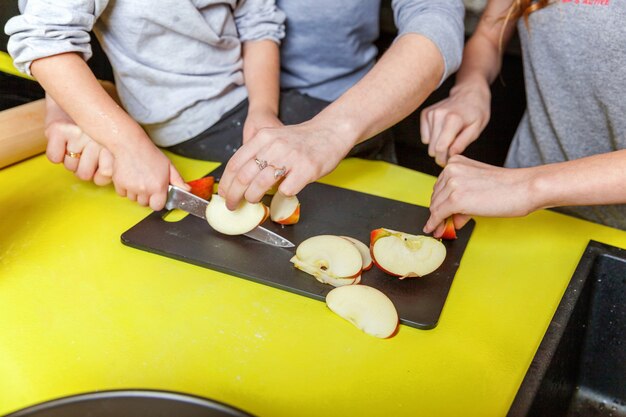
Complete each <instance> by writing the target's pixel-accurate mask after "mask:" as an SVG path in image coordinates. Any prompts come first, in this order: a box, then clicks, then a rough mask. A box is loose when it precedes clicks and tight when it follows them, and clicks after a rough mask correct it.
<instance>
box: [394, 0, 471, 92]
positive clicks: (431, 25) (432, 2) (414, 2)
mask: <svg viewBox="0 0 626 417" xmlns="http://www.w3.org/2000/svg"><path fill="white" fill-rule="evenodd" d="M391 6H392V8H393V14H394V19H395V22H396V26H397V27H398V37H400V36H402V35H404V34H407V33H416V34H419V35H422V36H425V37H427V38H428V39H430V40H431V41H433V42H434V43H435V45H436V46H437V48H439V51H440V52H441V55H442V56H443V60H444V63H445V69H444V73H443V77H442V79H441V81H440V84H441V83H442V82H443V81H444V80H445V79H446V78H448V77H449V76H450V75H451V74H453V73H454V72H455V71H456V70H458V69H459V66H460V65H461V58H462V56H463V40H464V39H463V37H464V25H463V16H464V13H465V8H464V7H463V3H462V1H461V0H392V3H391Z"/></svg>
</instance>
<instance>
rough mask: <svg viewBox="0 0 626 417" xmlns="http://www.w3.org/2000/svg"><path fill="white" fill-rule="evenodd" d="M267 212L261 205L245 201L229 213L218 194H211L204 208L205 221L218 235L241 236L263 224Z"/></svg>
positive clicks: (265, 207) (223, 200)
mask: <svg viewBox="0 0 626 417" xmlns="http://www.w3.org/2000/svg"><path fill="white" fill-rule="evenodd" d="M268 211H269V210H268V208H267V206H265V205H264V204H263V203H254V204H253V203H249V202H247V201H246V200H242V201H241V203H239V206H238V207H237V208H236V209H235V210H233V211H230V210H228V208H227V207H226V200H225V199H224V198H223V197H221V196H220V195H219V194H213V197H212V198H211V201H209V204H208V206H207V208H206V220H207V222H209V225H211V227H212V228H213V229H215V230H217V231H218V232H220V233H224V234H225V235H242V234H244V233H248V232H249V231H250V230H252V229H254V228H255V227H257V226H258V225H260V224H261V223H263V221H265V219H266V218H267V215H268Z"/></svg>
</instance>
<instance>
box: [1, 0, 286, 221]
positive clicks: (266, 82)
mask: <svg viewBox="0 0 626 417" xmlns="http://www.w3.org/2000/svg"><path fill="white" fill-rule="evenodd" d="M19 6H20V10H21V12H22V13H21V14H20V15H19V16H15V17H13V18H11V19H10V20H9V21H8V22H7V24H6V27H5V30H6V32H7V34H9V35H10V38H9V43H8V50H9V53H10V54H11V56H12V57H13V60H14V64H15V65H16V67H17V68H18V69H19V70H20V71H23V72H25V73H27V74H32V75H33V76H35V78H36V79H37V80H38V81H39V83H40V84H41V85H42V86H43V87H44V89H45V90H46V94H47V95H48V96H49V103H48V107H49V108H50V110H51V113H53V114H49V115H48V121H50V120H51V119H54V118H55V117H57V118H58V120H60V121H62V122H63V123H65V125H64V126H65V127H66V129H65V131H62V132H60V134H59V135H57V137H60V138H61V139H60V140H51V142H50V143H49V145H48V150H47V151H48V155H49V156H50V155H53V154H54V155H55V156H54V158H57V157H59V155H58V154H59V152H58V151H59V146H58V145H60V147H61V149H60V151H61V156H60V157H61V158H62V159H63V160H64V162H65V165H66V167H68V169H71V170H79V166H81V165H82V168H81V169H82V170H81V171H79V172H80V173H81V174H84V175H85V177H89V176H90V175H92V174H93V173H94V171H95V170H96V169H97V168H98V167H99V166H100V167H108V168H109V170H108V171H107V172H104V173H103V172H100V174H101V175H100V176H99V177H96V182H97V183H98V182H100V183H106V182H107V178H108V179H112V181H113V183H114V185H115V188H116V190H117V192H118V194H120V195H122V196H126V197H128V198H129V199H131V200H133V201H137V202H138V203H139V204H141V205H144V206H145V205H149V206H150V207H151V208H153V209H155V210H159V209H161V208H163V206H164V205H165V200H166V194H167V186H168V184H170V183H171V184H175V185H178V186H181V187H187V186H186V185H185V182H184V181H183V179H182V178H181V177H180V175H179V174H178V172H177V171H176V169H175V168H174V167H173V165H172V164H171V162H170V161H169V159H168V158H167V157H166V156H165V155H164V154H163V153H162V152H161V151H160V150H159V148H158V147H157V146H159V147H170V146H174V145H177V144H180V143H182V142H185V141H187V140H190V139H192V138H194V137H195V136H197V135H199V134H205V135H206V133H207V132H206V131H207V129H209V132H208V133H209V135H208V136H211V133H216V134H213V136H215V137H220V136H223V135H221V134H222V133H223V132H229V130H228V129H225V128H224V125H228V124H229V123H235V124H236V123H239V124H243V120H240V119H235V120H232V116H233V115H237V116H238V115H240V113H241V111H242V109H243V108H245V111H246V112H247V117H245V125H246V126H244V127H243V129H244V131H245V132H246V133H247V134H248V135H251V134H253V133H254V132H256V130H258V129H260V128H262V127H267V126H275V125H280V122H279V120H278V118H277V113H278V96H279V87H278V84H279V63H278V59H279V58H278V54H279V50H278V43H279V41H280V39H282V37H283V36H284V24H283V22H284V14H283V13H282V12H281V11H279V10H278V9H277V8H276V5H275V3H274V0H239V1H237V0H206V1H203V2H196V1H192V0H182V1H173V0H160V1H147V0H117V1H115V2H113V1H111V2H109V1H108V0H21V1H20V2H19ZM92 30H93V32H94V33H95V34H96V36H97V37H98V38H99V40H100V43H101V45H102V47H103V49H104V51H105V52H106V54H107V56H108V58H109V60H110V62H111V65H112V68H113V72H114V76H115V86H116V89H117V93H118V95H119V98H120V101H121V104H122V106H123V108H122V107H121V106H120V105H118V104H117V103H116V102H115V101H114V100H113V98H112V97H111V96H110V95H109V94H107V92H105V90H104V89H103V88H102V86H101V85H100V84H99V83H98V82H97V80H96V78H95V76H94V75H93V73H92V72H91V70H90V69H89V67H88V66H87V64H86V62H85V61H86V60H87V59H89V57H90V56H91V47H90V37H89V32H90V31H92ZM242 55H245V59H243V58H242ZM244 77H245V80H246V85H245V86H244ZM57 103H58V106H57ZM244 114H245V113H244ZM74 123H75V124H74ZM49 129H51V127H50V126H49ZM52 129H53V130H54V127H52ZM210 129H213V131H212V130H210ZM57 133H59V132H57ZM240 133H241V130H240ZM51 139H54V138H51ZM227 139H230V138H227ZM72 146H75V148H71V147H72ZM231 154H232V152H231ZM229 156H230V155H229ZM51 159H53V158H51ZM90 172H91V174H90Z"/></svg>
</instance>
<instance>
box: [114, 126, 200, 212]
mask: <svg viewBox="0 0 626 417" xmlns="http://www.w3.org/2000/svg"><path fill="white" fill-rule="evenodd" d="M127 138H128V140H127V141H126V142H124V146H123V149H122V148H118V149H116V150H115V151H114V153H113V156H114V160H115V162H114V166H113V184H114V185H115V191H116V192H117V193H118V194H119V195H121V196H122V197H127V198H128V199H129V200H131V201H136V202H137V203H139V204H140V205H141V206H150V208H151V209H153V210H156V211H158V210H161V209H163V207H165V202H166V200H167V187H168V185H169V184H170V183H171V184H173V185H176V186H178V187H181V188H183V189H186V190H188V189H189V186H188V185H187V184H186V183H185V181H184V180H183V179H182V177H181V176H180V174H179V173H178V171H177V170H176V168H174V166H173V165H172V164H171V162H170V160H169V159H168V158H167V157H166V156H165V155H164V154H163V153H162V152H161V151H160V150H159V149H158V148H157V147H156V146H155V145H154V144H153V143H152V141H150V139H149V138H148V136H147V135H146V134H145V133H144V132H143V131H140V133H138V136H135V137H130V136H128V137H127Z"/></svg>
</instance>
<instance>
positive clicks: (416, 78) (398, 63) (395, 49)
mask: <svg viewBox="0 0 626 417" xmlns="http://www.w3.org/2000/svg"><path fill="white" fill-rule="evenodd" d="M443 71H444V61H443V57H442V56H441V53H440V52H439V50H438V49H437V47H436V46H435V44H434V43H433V42H431V41H430V40H429V39H427V38H425V37H423V36H421V35H417V34H406V35H404V36H402V37H400V38H399V39H397V40H396V42H394V44H393V45H392V46H391V47H390V48H389V50H387V52H386V53H385V54H384V55H383V56H382V58H381V59H380V61H378V63H377V64H376V65H375V66H374V67H373V68H372V70H371V71H369V72H368V73H367V74H366V75H365V77H363V79H361V80H360V81H359V82H358V83H357V84H356V85H355V86H354V87H352V88H351V89H350V90H348V91H347V92H346V93H345V94H343V95H342V96H341V97H339V98H338V99H337V100H336V101H335V102H333V103H332V104H331V105H329V106H328V107H327V108H326V109H324V110H323V111H322V112H321V113H320V114H318V115H317V116H316V117H315V118H313V119H312V121H317V122H320V123H321V124H323V125H325V126H334V127H335V128H336V129H338V132H337V133H338V134H340V136H341V139H342V140H346V141H349V142H350V147H351V146H354V145H356V144H357V143H360V142H362V141H364V140H366V139H368V138H370V137H372V136H374V135H376V134H377V133H379V132H381V131H383V130H385V129H386V128H388V127H390V126H393V125H394V124H395V123H397V122H398V121H400V120H402V119H404V118H405V117H406V116H408V115H409V114H410V113H412V112H413V111H414V110H415V109H416V108H417V107H418V106H419V105H420V104H421V103H422V102H423V101H424V100H425V99H426V97H428V95H430V93H432V91H433V90H434V89H435V88H436V87H437V85H438V83H439V81H440V80H441V77H442V74H443Z"/></svg>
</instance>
